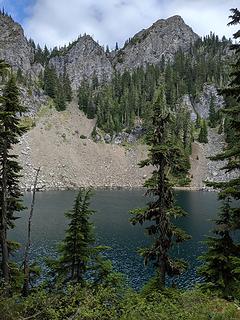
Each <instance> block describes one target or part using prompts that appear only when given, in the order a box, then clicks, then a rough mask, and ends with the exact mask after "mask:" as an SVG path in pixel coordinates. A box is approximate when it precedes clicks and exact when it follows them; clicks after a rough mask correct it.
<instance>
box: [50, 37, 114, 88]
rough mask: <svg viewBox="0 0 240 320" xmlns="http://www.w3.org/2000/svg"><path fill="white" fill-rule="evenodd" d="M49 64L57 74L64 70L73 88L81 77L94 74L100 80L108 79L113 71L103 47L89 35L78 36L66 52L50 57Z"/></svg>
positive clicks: (87, 77) (86, 77)
mask: <svg viewBox="0 0 240 320" xmlns="http://www.w3.org/2000/svg"><path fill="white" fill-rule="evenodd" d="M50 65H52V66H54V68H55V69H56V71H57V73H58V74H63V73H64V70H66V72H67V74H68V76H69V79H70V81H71V85H72V88H73V89H75V90H76V89H77V88H78V87H79V83H81V81H82V80H83V79H91V78H93V77H94V76H96V77H97V78H98V80H100V81H101V80H108V79H109V78H110V77H111V75H112V73H113V67H112V65H111V62H110V60H109V59H108V58H107V56H106V53H105V51H104V49H103V48H102V47H101V46H100V45H99V44H98V43H97V42H96V41H94V40H93V38H92V37H90V36H89V35H84V36H82V37H79V38H78V40H77V41H75V42H74V43H73V44H71V45H70V46H69V47H68V49H67V50H66V52H64V53H62V54H61V51H60V55H57V56H55V57H53V58H51V59H50Z"/></svg>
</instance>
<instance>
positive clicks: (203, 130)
mask: <svg viewBox="0 0 240 320" xmlns="http://www.w3.org/2000/svg"><path fill="white" fill-rule="evenodd" d="M198 141H199V142H201V143H208V130H207V123H206V121H205V120H202V122H201V125H200V133H199V136H198Z"/></svg>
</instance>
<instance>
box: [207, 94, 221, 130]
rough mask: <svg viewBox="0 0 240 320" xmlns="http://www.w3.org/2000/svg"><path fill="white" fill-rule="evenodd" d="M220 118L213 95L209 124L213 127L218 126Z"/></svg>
mask: <svg viewBox="0 0 240 320" xmlns="http://www.w3.org/2000/svg"><path fill="white" fill-rule="evenodd" d="M218 118H219V116H218V114H217V112H216V109H215V102H214V97H213V96H211V99H210V106H209V126H210V127H211V128H216V125H217V122H218Z"/></svg>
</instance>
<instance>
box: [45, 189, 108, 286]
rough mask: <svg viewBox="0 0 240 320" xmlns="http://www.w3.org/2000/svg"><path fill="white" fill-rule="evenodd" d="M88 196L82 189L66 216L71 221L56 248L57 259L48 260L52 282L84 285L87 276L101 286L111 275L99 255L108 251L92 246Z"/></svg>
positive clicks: (89, 193)
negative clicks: (63, 237)
mask: <svg viewBox="0 0 240 320" xmlns="http://www.w3.org/2000/svg"><path fill="white" fill-rule="evenodd" d="M91 195H92V191H91V189H86V190H85V189H83V188H81V189H80V190H79V192H78V194H77V197H76V199H75V203H74V206H73V209H72V210H71V211H68V212H67V213H66V217H67V218H68V219H69V220H70V222H69V225H68V229H67V231H66V236H65V239H64V240H63V242H62V243H61V244H60V246H59V253H60V256H59V258H58V259H57V260H50V259H49V260H48V265H49V266H50V267H51V269H52V270H51V276H52V280H51V282H54V280H55V281H56V282H57V283H58V282H60V283H67V282H69V281H71V282H72V283H81V284H82V285H83V284H85V282H86V279H87V278H88V277H90V278H92V281H96V282H97V283H103V282H104V281H105V280H106V278H108V276H109V274H112V269H111V264H110V265H109V262H108V261H106V260H105V259H104V258H103V257H102V256H101V255H100V253H101V252H102V251H104V250H106V249H107V248H106V247H101V246H94V242H95V239H94V234H93V226H92V223H91V222H89V219H90V217H91V215H92V214H93V213H94V211H93V210H91V209H90V208H89V206H90V198H91ZM94 279H95V280H94ZM96 279H97V280H96ZM107 281H108V280H107Z"/></svg>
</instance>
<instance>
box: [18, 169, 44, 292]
mask: <svg viewBox="0 0 240 320" xmlns="http://www.w3.org/2000/svg"><path fill="white" fill-rule="evenodd" d="M39 171H40V168H38V169H37V172H36V177H35V181H34V187H33V197H32V203H31V209H30V214H29V219H28V234H27V243H26V247H25V254H24V262H23V273H24V282H23V289H22V294H23V296H25V297H26V296H27V295H28V293H29V273H30V272H29V251H30V246H31V226H32V216H33V209H34V203H35V194H36V188H37V180H38V174H39Z"/></svg>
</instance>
